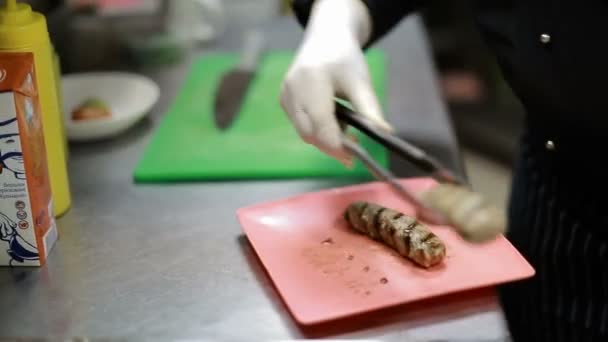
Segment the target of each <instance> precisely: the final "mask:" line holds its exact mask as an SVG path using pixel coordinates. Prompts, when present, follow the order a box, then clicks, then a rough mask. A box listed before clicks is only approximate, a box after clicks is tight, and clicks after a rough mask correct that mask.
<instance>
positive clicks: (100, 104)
mask: <svg viewBox="0 0 608 342" xmlns="http://www.w3.org/2000/svg"><path fill="white" fill-rule="evenodd" d="M111 116H112V113H111V111H110V107H109V106H108V105H107V104H106V103H105V102H104V101H103V100H101V99H99V98H95V97H92V98H88V99H87V100H85V101H84V102H83V103H82V104H80V105H79V106H78V107H77V108H76V109H75V110H74V111H72V120H74V121H88V120H97V119H106V118H110V117H111Z"/></svg>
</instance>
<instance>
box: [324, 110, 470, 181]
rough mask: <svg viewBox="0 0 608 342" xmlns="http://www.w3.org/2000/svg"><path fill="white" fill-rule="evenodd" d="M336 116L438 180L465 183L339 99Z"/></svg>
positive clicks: (433, 159) (426, 155) (416, 148)
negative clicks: (377, 126) (376, 126)
mask: <svg viewBox="0 0 608 342" xmlns="http://www.w3.org/2000/svg"><path fill="white" fill-rule="evenodd" d="M336 116H337V118H338V120H339V121H342V122H344V123H346V124H349V125H351V126H353V127H355V128H357V129H358V130H360V131H361V132H363V133H365V134H366V135H368V136H369V137H370V138H372V139H374V140H376V141H377V142H379V143H380V144H382V145H384V146H385V147H386V148H388V149H389V150H391V151H393V152H395V153H397V154H398V155H400V156H401V157H403V158H404V159H406V160H408V161H409V162H411V163H412V164H414V165H415V166H417V167H419V168H420V169H422V170H423V171H425V172H427V173H430V174H431V175H432V176H433V177H434V178H435V179H437V180H438V181H440V182H447V183H455V184H463V183H464V182H463V181H462V180H460V179H459V178H458V177H457V176H456V175H454V174H453V173H452V172H450V171H448V170H447V169H446V168H445V167H443V166H442V165H441V163H439V161H437V160H436V159H435V158H433V157H431V156H429V155H428V154H426V153H425V152H424V151H422V150H421V149H419V148H418V147H416V146H414V145H412V144H410V143H408V142H407V141H405V140H402V139H399V138H398V137H396V136H394V135H392V134H390V133H388V132H385V131H383V130H380V129H377V128H375V127H374V125H373V124H372V123H371V122H370V121H369V119H367V118H366V117H364V116H363V115H359V114H357V113H355V112H353V111H352V110H351V109H350V108H348V107H346V106H345V105H343V104H341V103H340V102H338V101H336Z"/></svg>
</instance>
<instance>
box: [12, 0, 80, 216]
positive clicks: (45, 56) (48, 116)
mask: <svg viewBox="0 0 608 342" xmlns="http://www.w3.org/2000/svg"><path fill="white" fill-rule="evenodd" d="M52 50H53V48H52V46H51V41H50V38H49V33H48V29H47V24H46V19H45V17H44V16H43V15H42V14H40V13H37V12H34V11H32V8H31V7H30V6H29V5H27V4H22V3H17V1H16V0H6V1H5V7H4V8H0V54H4V53H15V52H30V53H32V54H33V55H34V64H35V69H36V70H35V72H36V75H37V77H36V78H37V88H38V92H39V98H40V105H41V112H42V125H43V129H44V142H45V144H46V151H47V152H46V153H47V160H48V168H49V176H50V178H51V192H52V196H53V208H54V215H55V216H60V215H62V214H64V213H65V212H66V211H68V209H69V208H70V206H71V194H70V186H69V181H68V171H67V159H66V146H65V144H66V143H65V141H66V135H65V128H64V123H63V117H62V108H60V104H59V96H58V93H57V91H58V89H57V86H58V84H59V82H58V80H56V77H59V75H56V72H57V70H56V66H55V65H54V62H53V51H52Z"/></svg>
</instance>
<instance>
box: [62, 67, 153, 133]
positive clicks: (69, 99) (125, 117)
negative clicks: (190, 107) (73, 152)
mask: <svg viewBox="0 0 608 342" xmlns="http://www.w3.org/2000/svg"><path fill="white" fill-rule="evenodd" d="M62 87H63V107H64V119H65V127H66V131H67V132H66V133H67V136H68V139H69V140H71V141H89V140H99V139H106V138H110V137H113V136H116V135H118V134H121V133H123V132H125V131H126V130H127V129H129V128H130V127H132V126H133V125H134V124H136V123H137V122H138V121H139V120H141V119H142V118H143V117H145V116H146V115H147V114H148V112H149V111H150V110H151V109H152V107H154V105H155V104H156V102H157V101H158V97H159V95H160V90H159V88H158V85H157V84H156V83H154V82H153V81H152V80H150V79H148V78H146V77H144V76H141V75H137V74H130V73H123V72H90V73H79V74H70V75H65V76H64V77H63V78H62ZM89 98H98V99H100V100H102V101H103V102H105V103H106V104H107V105H108V107H109V108H110V111H111V113H112V116H111V117H110V118H107V119H93V120H88V121H73V120H72V111H73V110H74V109H75V108H77V107H78V106H79V105H81V104H82V103H83V102H84V101H85V100H87V99H89Z"/></svg>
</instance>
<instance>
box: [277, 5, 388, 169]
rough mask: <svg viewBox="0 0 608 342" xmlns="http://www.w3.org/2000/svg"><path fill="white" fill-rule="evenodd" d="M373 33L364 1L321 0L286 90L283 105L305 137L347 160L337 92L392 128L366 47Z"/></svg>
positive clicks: (309, 25) (283, 95)
mask: <svg viewBox="0 0 608 342" xmlns="http://www.w3.org/2000/svg"><path fill="white" fill-rule="evenodd" d="M370 32H371V20H370V17H369V13H368V10H367V7H366V6H365V5H364V4H363V3H361V1H360V0H317V1H316V2H315V6H314V8H313V10H312V13H311V16H310V19H309V23H308V25H307V29H306V32H305V35H304V40H303V42H302V43H301V45H300V47H299V49H298V51H297V53H296V56H295V58H294V61H293V63H292V65H291V66H290V68H289V70H288V72H287V74H286V76H285V79H284V81H283V85H282V89H281V106H282V107H283V109H284V110H285V111H286V112H287V114H288V115H289V118H290V120H291V121H292V123H293V125H294V126H295V128H296V130H297V131H298V134H299V135H300V136H301V137H302V139H303V140H304V141H305V142H307V143H309V144H313V145H315V146H317V147H318V148H319V149H320V150H321V151H323V152H325V153H327V154H328V155H330V156H332V157H334V158H336V159H338V160H339V161H341V162H342V163H343V164H345V165H350V164H351V157H350V155H349V154H348V152H346V151H345V150H344V149H343V147H342V138H343V133H342V130H341V127H340V125H339V124H338V122H337V120H336V118H335V114H334V101H335V96H339V97H341V98H344V99H346V100H348V101H350V103H351V104H352V105H353V107H354V109H355V110H356V111H357V112H358V113H360V114H362V115H365V116H367V117H368V118H369V119H370V120H371V121H372V122H374V123H376V124H377V126H378V127H379V128H382V129H386V130H389V131H390V130H392V128H391V127H390V125H389V124H388V123H387V122H386V121H385V120H384V118H383V115H382V109H381V107H380V104H379V103H378V99H377V97H376V94H375V93H374V89H373V87H372V84H371V78H370V73H369V70H368V66H367V62H366V60H365V56H364V54H363V51H362V49H361V47H362V46H363V45H364V44H365V43H366V42H367V40H368V39H369V35H370Z"/></svg>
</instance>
